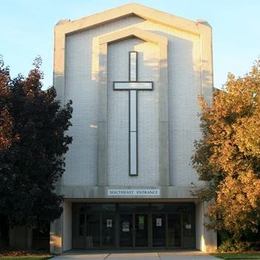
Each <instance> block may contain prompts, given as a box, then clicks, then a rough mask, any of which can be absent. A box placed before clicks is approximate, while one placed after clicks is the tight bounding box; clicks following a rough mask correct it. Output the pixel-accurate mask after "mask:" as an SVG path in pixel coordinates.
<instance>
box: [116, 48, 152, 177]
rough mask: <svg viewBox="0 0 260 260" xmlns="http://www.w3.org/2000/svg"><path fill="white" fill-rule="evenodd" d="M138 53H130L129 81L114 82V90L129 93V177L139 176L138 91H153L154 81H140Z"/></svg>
mask: <svg viewBox="0 0 260 260" xmlns="http://www.w3.org/2000/svg"><path fill="white" fill-rule="evenodd" d="M137 55H138V53H137V52H136V51H130V52H129V81H114V82H113V89H114V90H127V91H128V93H129V175H130V176H137V175H138V107H137V105H138V91H140V90H143V91H144V90H153V82H152V81H138V62H137V61H138V56H137Z"/></svg>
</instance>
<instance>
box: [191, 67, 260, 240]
mask: <svg viewBox="0 0 260 260" xmlns="http://www.w3.org/2000/svg"><path fill="white" fill-rule="evenodd" d="M200 102H201V107H202V114H201V128H202V138H201V140H199V141H196V142H195V149H196V151H195V153H194V155H193V158H192V161H193V166H194V167H195V169H196V170H197V172H198V174H199V178H200V179H201V180H203V181H208V182H207V183H206V184H205V187H204V188H203V189H200V190H198V194H199V196H200V197H201V198H202V199H204V200H208V201H210V202H211V206H210V207H209V212H208V213H209V217H210V219H211V225H210V227H212V228H215V229H217V230H226V231H228V232H229V233H230V234H232V235H233V237H234V238H236V239H239V238H241V236H242V235H244V234H246V233H257V232H259V230H258V229H259V227H260V62H256V64H255V65H254V66H253V68H252V70H251V72H250V73H248V74H247V75H245V76H244V77H239V78H236V77H235V76H234V75H232V74H230V75H229V76H228V80H227V83H226V89H225V90H224V91H216V92H215V93H214V95H213V100H212V104H211V105H208V104H207V103H206V102H205V100H204V99H203V98H201V99H200Z"/></svg>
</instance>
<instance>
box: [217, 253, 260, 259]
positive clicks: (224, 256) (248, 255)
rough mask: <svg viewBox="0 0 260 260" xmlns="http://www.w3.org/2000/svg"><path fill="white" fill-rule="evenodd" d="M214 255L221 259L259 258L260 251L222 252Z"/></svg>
mask: <svg viewBox="0 0 260 260" xmlns="http://www.w3.org/2000/svg"><path fill="white" fill-rule="evenodd" d="M214 256H216V257H218V258H221V259H230V260H231V259H259V260H260V253H236V254H234V253H222V254H220V253H219V254H214Z"/></svg>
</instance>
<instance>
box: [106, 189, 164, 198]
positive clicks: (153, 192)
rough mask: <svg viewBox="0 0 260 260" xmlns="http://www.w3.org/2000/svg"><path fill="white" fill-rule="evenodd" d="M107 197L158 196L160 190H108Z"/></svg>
mask: <svg viewBox="0 0 260 260" xmlns="http://www.w3.org/2000/svg"><path fill="white" fill-rule="evenodd" d="M107 195H108V196H149V197H152V196H160V189H108V190H107Z"/></svg>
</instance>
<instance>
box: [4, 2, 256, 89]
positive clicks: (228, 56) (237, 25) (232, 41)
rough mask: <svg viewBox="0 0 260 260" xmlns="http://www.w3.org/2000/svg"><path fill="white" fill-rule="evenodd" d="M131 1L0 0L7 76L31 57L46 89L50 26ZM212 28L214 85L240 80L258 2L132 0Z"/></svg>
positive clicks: (251, 47) (250, 56)
mask: <svg viewBox="0 0 260 260" xmlns="http://www.w3.org/2000/svg"><path fill="white" fill-rule="evenodd" d="M129 2H131V1H124V0H107V1H105V0H95V1H94V0H0V54H1V55H2V56H3V59H4V62H5V64H6V65H9V67H10V69H11V74H12V76H16V75H17V74H18V73H22V74H23V75H27V73H28V71H29V70H30V69H31V68H32V62H33V60H34V58H35V57H36V56H37V55H40V56H41V57H42V59H43V65H42V70H43V72H44V80H43V83H44V88H47V87H49V86H50V85H52V71H53V27H54V25H55V24H56V23H57V22H58V21H59V20H61V19H65V18H68V19H72V20H73V19H77V18H80V17H83V16H88V15H91V14H94V13H97V12H100V11H103V10H105V9H109V8H113V7H116V6H119V5H122V4H125V3H129ZM134 2H136V3H140V4H144V5H147V6H150V7H153V8H156V9H159V10H161V11H165V12H168V13H172V14H174V15H177V16H182V17H184V18H188V19H191V20H196V19H203V20H207V21H208V22H209V23H210V24H211V26H212V27H213V55H214V56H213V58H214V61H213V64H214V85H215V87H221V86H222V85H223V84H224V83H225V81H226V77H227V73H228V72H232V73H234V74H236V75H244V74H245V73H246V72H248V70H249V69H250V67H251V66H252V64H253V62H254V61H255V60H256V59H257V58H260V1H259V0H247V1H245V0H142V1H141V0H140V1H138V0H136V1H134Z"/></svg>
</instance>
